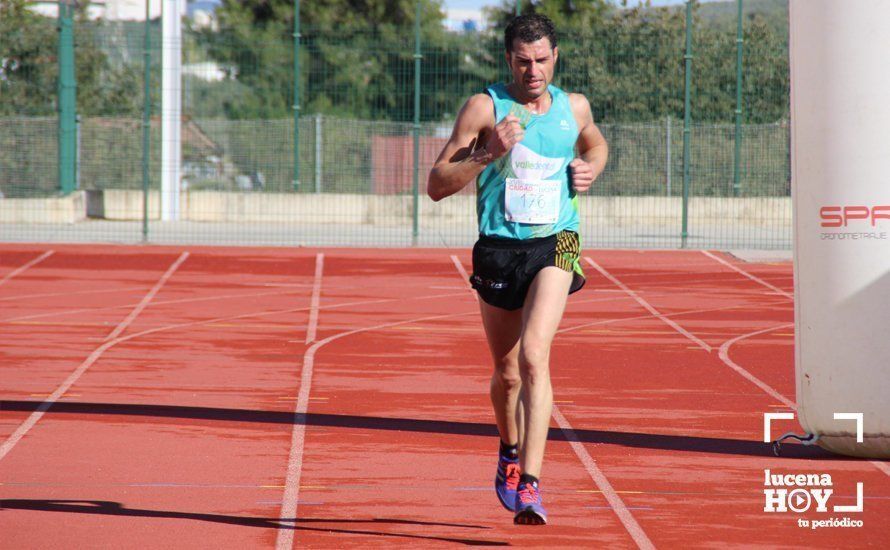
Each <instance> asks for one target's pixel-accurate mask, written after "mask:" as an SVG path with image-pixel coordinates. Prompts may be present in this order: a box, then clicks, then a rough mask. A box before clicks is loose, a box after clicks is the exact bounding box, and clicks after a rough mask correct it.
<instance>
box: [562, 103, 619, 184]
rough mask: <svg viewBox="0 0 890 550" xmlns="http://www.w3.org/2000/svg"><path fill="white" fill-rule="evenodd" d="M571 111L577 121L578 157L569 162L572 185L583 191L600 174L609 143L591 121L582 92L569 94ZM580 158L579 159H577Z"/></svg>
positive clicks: (604, 164) (604, 165)
mask: <svg viewBox="0 0 890 550" xmlns="http://www.w3.org/2000/svg"><path fill="white" fill-rule="evenodd" d="M569 98H570V101H571V105H572V113H573V114H574V115H575V120H576V121H577V122H578V131H579V133H578V141H577V144H576V145H577V149H578V158H577V159H575V160H573V161H572V163H571V168H572V186H573V187H574V189H575V191H577V192H580V193H583V192H584V191H587V190H588V189H590V186H591V185H592V184H593V182H594V180H596V178H598V177H599V175H600V174H602V172H603V170H604V169H605V168H606V161H607V160H608V159H609V145H608V144H607V143H606V138H604V137H603V134H602V133H600V130H599V128H597V127H596V124H594V122H593V113H591V111H590V103H589V102H588V101H587V98H586V97H584V96H583V95H582V94H570V96H569ZM579 159H580V160H579Z"/></svg>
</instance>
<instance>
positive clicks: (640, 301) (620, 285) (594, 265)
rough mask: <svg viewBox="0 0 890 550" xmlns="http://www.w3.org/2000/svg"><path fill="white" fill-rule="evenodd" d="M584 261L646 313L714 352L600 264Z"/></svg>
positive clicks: (586, 257)
mask: <svg viewBox="0 0 890 550" xmlns="http://www.w3.org/2000/svg"><path fill="white" fill-rule="evenodd" d="M584 260H585V261H586V262H587V263H588V264H590V266H591V267H592V268H594V269H596V270H597V271H599V272H600V274H601V275H602V276H603V277H605V278H606V279H609V280H610V281H612V283H613V284H614V285H615V286H617V287H618V288H620V289H621V290H623V291H624V292H626V293H627V294H628V295H629V296H630V297H631V298H633V299H634V300H635V301H636V302H637V303H638V304H640V305H641V306H643V308H645V309H646V311H648V312H649V313H651V314H652V316H653V317H656V318H658V319H659V320H660V321H662V322H663V323H666V324H667V325H668V326H670V327H671V328H673V329H674V330H676V331H677V332H679V333H680V334H682V335H683V336H685V337H687V338H689V339H690V340H692V341H693V342H695V343H696V344H697V345H698V346H699V347H700V348H702V349H703V350H705V351H707V352H708V353H710V352H712V351H714V348H712V347H711V346H710V345H709V344H708V343H707V342H705V341H704V340H702V339H701V338H699V337H697V336H695V335H694V334H692V333H691V332H689V331H687V330H686V329H685V328H683V327H681V326H680V325H678V324H677V323H675V322H674V321H673V320H672V319H670V318H669V317H667V316H666V315H664V314H663V313H661V312H660V311H658V310H657V309H655V308H654V307H653V306H652V304H650V303H649V302H647V301H646V300H644V299H643V298H642V297H640V295H639V294H637V293H636V292H634V291H633V290H631V289H630V287H628V286H627V285H625V284H624V283H622V282H621V281H619V280H618V279H617V278H616V277H614V276H613V275H612V274H611V273H609V272H608V271H606V270H605V269H604V268H603V267H601V266H600V265H599V264H598V263H596V262H594V261H593V260H592V259H591V258H590V257H589V256H585V258H584Z"/></svg>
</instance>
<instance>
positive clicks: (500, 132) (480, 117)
mask: <svg viewBox="0 0 890 550" xmlns="http://www.w3.org/2000/svg"><path fill="white" fill-rule="evenodd" d="M524 136H525V133H524V131H523V130H522V127H521V126H520V124H519V119H518V118H516V117H515V116H513V115H507V116H506V117H504V119H503V120H501V122H500V123H498V124H497V125H496V126H495V120H494V104H493V103H492V100H491V98H490V97H489V96H488V95H486V94H477V95H474V96H473V97H471V98H470V99H468V100H467V102H466V103H465V104H464V106H463V108H462V109H461V110H460V113H459V114H458V115H457V121H456V122H455V123H454V130H453V131H452V133H451V138H450V139H449V140H448V143H446V144H445V148H444V149H442V152H441V153H440V154H439V158H438V159H436V163H435V165H433V169H432V170H431V171H430V177H429V180H428V181H427V185H426V191H427V194H428V195H429V196H430V198H431V199H433V200H434V201H438V200H442V199H444V198H445V197H448V196H450V195H453V194H455V193H457V192H458V191H460V190H461V189H463V188H464V187H466V185H467V184H468V183H470V182H471V181H472V180H473V179H475V178H476V177H477V176H478V175H479V174H481V173H482V171H483V170H485V167H486V166H488V165H489V164H490V163H491V162H492V161H493V160H495V159H498V158H501V157H502V156H504V155H506V154H507V152H508V151H510V149H512V148H513V146H514V145H516V144H517V143H519V142H520V141H522V138H523V137H524ZM480 139H483V140H484V143H483V144H481V145H480V143H479V140H480Z"/></svg>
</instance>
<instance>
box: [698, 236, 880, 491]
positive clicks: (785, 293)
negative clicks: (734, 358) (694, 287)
mask: <svg viewBox="0 0 890 550" xmlns="http://www.w3.org/2000/svg"><path fill="white" fill-rule="evenodd" d="M702 252H703V253H704V254H705V255H706V256H708V257H710V258H713V259H715V260H717V261H718V262H720V263H722V264H724V265H727V266H729V267H730V268H732V269H733V270H734V271H737V272H738V273H740V274H742V275H744V276H745V277H747V278H749V279H751V280H752V281H755V282H758V283H760V284H761V285H763V286H765V287H767V288H769V289H771V290H774V291H778V292H779V293H780V294H782V295H783V296H785V297H786V298H788V299H789V300H791V302H792V303H793V302H794V295H792V294H790V293H788V292H785V291H783V290H781V289H778V288H776V287H775V286H773V285H771V284H769V283H768V282H766V281H764V280H762V279H760V278H758V277H755V276H754V275H752V274H750V273H748V272H747V271H745V270H744V269H742V268H740V267H737V266H734V265H732V264H730V263H728V262H726V261H724V260H723V259H722V258H719V257H717V256H714V255H713V254H710V253H708V252H707V251H702ZM785 326H786V327H787V326H790V327H794V326H795V325H794V323H791V324H790V325H785ZM752 336H753V334H752ZM736 340H739V339H736ZM724 345H726V344H724ZM730 345H731V344H730ZM722 347H723V346H721V349H722ZM721 359H722V357H721ZM727 360H729V346H727V348H726V360H724V363H726V364H727V365H729V363H728V362H727ZM734 364H735V363H733V365H734ZM729 366H730V367H732V365H729ZM739 368H741V367H739ZM743 370H744V369H743ZM746 372H747V371H746ZM761 389H763V388H761ZM764 391H766V390H764ZM773 391H775V390H773ZM768 393H769V392H768ZM777 393H778V392H777ZM782 400H783V401H782V402H783V403H785V402H786V401H787V402H789V403H791V401H790V400H788V399H786V398H785V397H784V396H783V397H782ZM789 407H791V408H792V409H794V410H795V411H796V410H797V403H792V404H791V405H789ZM869 463H870V464H871V465H872V466H874V467H875V468H877V469H878V470H880V471H881V472H883V473H884V474H886V475H887V476H890V465H888V464H887V463H886V462H882V461H879V460H869Z"/></svg>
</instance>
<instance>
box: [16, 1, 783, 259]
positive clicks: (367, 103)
mask: <svg viewBox="0 0 890 550" xmlns="http://www.w3.org/2000/svg"><path fill="white" fill-rule="evenodd" d="M653 13H654V14H657V16H653V17H651V18H649V19H645V18H642V19H641V20H640V21H642V22H637V23H633V24H623V26H618V23H615V28H611V27H609V29H611V30H609V29H606V30H602V31H600V30H597V29H593V30H592V31H591V32H581V31H577V32H569V33H565V34H564V35H562V36H561V37H560V62H559V65H558V69H557V78H556V82H555V83H556V84H557V85H559V86H561V87H563V88H564V89H567V90H569V91H576V92H581V93H584V94H586V95H587V97H588V99H589V100H590V102H591V106H592V109H593V112H594V116H595V118H596V119H597V121H598V124H599V126H600V129H601V130H602V132H603V134H604V135H605V136H606V138H607V140H608V142H609V145H610V160H609V164H608V166H607V169H606V171H605V172H604V173H603V175H602V176H601V177H600V179H599V180H598V181H597V183H596V184H595V187H594V188H593V189H592V190H591V191H590V193H588V194H587V196H585V197H583V199H582V201H581V210H582V218H583V227H582V233H583V237H584V242H585V245H586V246H620V247H677V246H681V245H685V246H692V247H715V248H733V247H750V248H788V247H790V242H791V213H790V212H791V205H790V183H789V182H790V173H789V172H790V171H789V134H788V66H787V36H783V35H782V33H781V32H780V31H776V30H774V29H773V26H774V25H772V23H770V22H765V21H763V20H762V19H756V18H749V19H748V20H746V21H745V55H744V60H745V61H744V65H743V73H744V79H743V82H744V85H743V89H742V91H743V98H744V103H743V113H744V124H743V126H742V128H741V135H740V136H739V137H740V138H741V156H740V163H739V173H740V178H739V181H738V182H735V181H734V179H733V174H734V164H735V162H736V159H735V157H734V148H735V139H736V137H737V136H736V128H735V126H734V125H733V120H734V112H735V108H736V107H735V93H736V92H735V90H736V89H735V85H736V83H735V58H736V54H735V47H736V39H735V33H734V30H733V29H723V28H720V27H715V26H713V25H710V26H709V25H706V24H699V25H698V27H696V31H695V35H694V44H695V57H694V63H693V89H692V93H693V102H692V118H693V121H695V122H694V124H693V126H692V127H691V133H690V137H691V156H690V158H689V159H688V160H687V161H688V162H689V167H690V174H691V180H690V189H689V197H690V198H689V226H688V231H689V238H688V240H687V241H686V242H685V243H684V242H681V239H680V235H681V230H682V228H681V213H682V208H683V205H682V200H683V198H682V197H683V166H684V164H683V163H684V158H683V92H684V89H683V85H684V73H683V55H684V51H683V48H684V44H685V42H684V36H683V34H682V26H681V25H680V23H678V22H677V21H678V18H680V17H681V13H680V12H679V11H677V10H674V11H670V10H659V11H655V12H653ZM35 17H36V16H35ZM615 17H616V18H618V19H620V17H621V15H616V16H615ZM786 17H787V16H786ZM625 23H626V22H625ZM611 24H612V23H610V25H611ZM771 25H772V26H771ZM662 27H664V28H662ZM35 28H38V29H40V30H41V32H42V33H43V34H41V35H40V40H39V50H40V52H41V53H40V54H39V55H36V56H31V57H28V64H27V66H25V65H23V63H24V61H23V60H24V59H25V57H26V56H25V55H24V53H23V52H25V53H27V52H26V50H27V47H26V46H28V44H25V42H28V40H25V38H22V37H20V39H17V40H18V41H16V40H11V39H9V40H3V41H0V193H2V197H3V198H2V199H0V240H3V241H14V240H61V241H111V242H138V241H141V240H143V239H147V240H148V241H149V242H155V243H168V242H177V243H213V244H271V245H345V246H350V245H357V246H368V245H379V246H406V245H412V244H420V245H430V246H466V245H467V244H470V243H471V242H472V241H473V239H474V236H475V203H474V194H473V185H469V186H468V187H467V189H466V190H465V191H464V192H462V193H460V194H458V195H456V196H454V197H450V198H449V199H446V200H445V201H442V202H440V203H433V202H432V201H430V200H429V199H428V198H426V195H425V184H426V177H427V174H428V172H429V170H430V168H431V166H432V164H433V162H434V160H435V158H436V156H437V154H438V152H439V150H440V149H441V147H442V146H443V145H444V143H445V141H446V140H447V138H448V136H449V134H450V131H451V125H452V123H453V120H454V117H455V116H456V113H457V112H458V110H459V109H460V106H461V105H462V103H463V102H464V101H465V100H466V98H467V97H468V96H469V95H470V94H473V93H478V92H480V91H481V90H483V88H484V86H485V85H487V84H489V83H492V82H495V81H499V80H504V79H506V78H507V76H508V75H507V73H506V67H505V64H504V61H503V47H502V44H501V41H500V40H501V39H500V36H498V35H497V34H496V33H493V32H466V33H452V32H448V31H445V30H444V29H439V30H435V31H430V30H429V29H425V31H424V33H423V35H422V37H421V53H422V59H421V72H420V74H419V78H420V82H421V86H420V90H421V93H420V106H421V108H420V112H419V113H418V115H419V117H418V118H419V119H420V121H421V125H420V128H419V130H418V132H419V139H418V145H419V155H418V158H419V164H418V166H417V172H418V175H419V177H418V181H419V186H420V189H419V204H418V207H417V212H418V218H417V220H416V223H417V227H418V231H417V234H415V233H414V223H415V220H414V212H415V208H414V171H415V166H414V162H413V159H414V153H413V152H414V149H413V147H414V125H413V118H414V115H415V113H414V83H415V70H414V55H413V54H414V48H415V42H414V29H413V27H411V26H378V27H376V28H366V29H361V30H358V31H348V32H347V31H344V30H343V29H340V30H337V31H336V32H335V30H331V29H327V30H325V29H322V28H313V27H305V28H303V29H302V37H301V40H300V47H299V55H300V65H301V71H300V75H299V82H300V84H299V86H300V88H299V104H300V119H299V120H300V122H299V132H298V136H299V156H298V158H299V170H300V181H299V186H295V185H294V181H293V175H294V147H295V143H294V126H293V125H294V117H293V103H294V84H293V83H294V71H293V66H294V63H293V61H294V50H295V48H294V44H293V39H292V38H291V37H290V36H289V34H288V33H289V32H290V31H289V29H288V28H287V27H286V25H281V26H280V29H279V31H280V32H277V34H276V33H275V32H271V31H270V32H267V33H266V34H264V35H263V36H262V38H263V40H261V41H258V40H257V39H256V36H254V35H250V36H243V35H240V34H239V33H238V32H235V31H234V30H232V29H229V30H226V29H222V30H220V29H214V30H211V29H208V28H204V29H191V28H189V27H186V28H184V31H183V32H184V36H183V46H182V52H183V71H182V74H183V76H182V90H181V93H182V99H183V110H182V121H181V122H182V133H181V141H182V172H181V177H182V180H181V209H180V215H179V219H178V220H171V221H160V204H161V201H160V197H159V192H160V181H161V172H162V170H163V167H162V166H161V146H162V143H161V120H160V113H161V104H160V103H161V90H160V87H161V66H160V62H161V49H160V45H161V34H160V28H159V23H158V22H153V23H152V25H151V33H152V37H151V44H152V47H151V50H150V52H149V53H150V60H151V75H152V76H151V81H150V82H149V88H150V93H151V105H152V108H151V111H152V112H151V124H150V144H149V147H148V149H147V150H146V147H145V144H144V143H143V138H142V114H143V110H142V103H143V86H144V80H143V62H144V59H145V56H144V53H145V51H144V47H143V44H144V34H143V33H144V28H145V27H144V25H143V24H141V23H117V24H112V23H104V24H101V23H95V22H89V21H86V20H79V21H77V23H76V33H75V48H76V53H77V79H78V86H79V94H78V115H79V124H78V148H77V150H78V154H77V159H78V163H77V166H78V174H77V189H78V190H77V191H76V192H75V193H72V194H70V195H66V196H62V195H61V194H60V191H59V189H60V187H59V181H58V159H57V150H58V141H57V129H58V122H57V118H56V116H55V101H54V96H55V93H56V81H55V78H56V72H57V68H56V65H55V55H56V53H55V52H56V48H57V43H56V40H57V37H56V33H54V32H52V29H53V28H54V22H53V20H51V19H48V20H45V21H42V22H39V24H36V27H35ZM665 28H668V30H667V31H665ZM616 29H617V30H616ZM607 31H608V32H607ZM29 44H31V43H30V42H29ZM32 45H33V44H32ZM33 47H37V46H33ZM33 47H32V49H33ZM145 155H148V158H149V191H148V194H147V197H148V206H149V207H148V220H147V221H148V223H147V228H148V232H147V235H145V234H143V219H142V216H143V200H144V197H143V192H142V186H143V179H142V162H143V158H144V156H145Z"/></svg>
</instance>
